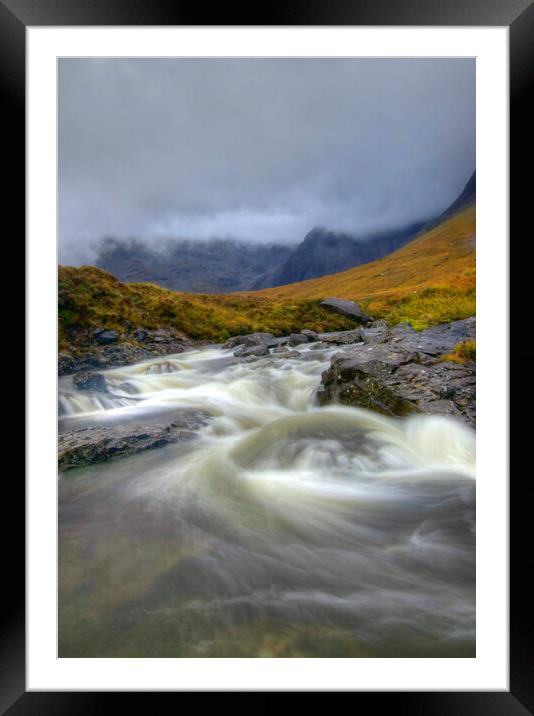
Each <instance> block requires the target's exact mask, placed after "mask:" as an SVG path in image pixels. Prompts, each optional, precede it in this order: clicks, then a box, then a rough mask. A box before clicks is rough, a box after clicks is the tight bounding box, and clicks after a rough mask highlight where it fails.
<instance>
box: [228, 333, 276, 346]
mask: <svg viewBox="0 0 534 716" xmlns="http://www.w3.org/2000/svg"><path fill="white" fill-rule="evenodd" d="M273 341H274V336H273V334H272V333H249V334H248V335H246V336H232V338H229V339H228V340H227V341H225V342H224V343H223V344H222V346H221V348H223V349H224V350H226V349H231V348H235V347H236V346H260V345H270V344H271V343H272V342H273Z"/></svg>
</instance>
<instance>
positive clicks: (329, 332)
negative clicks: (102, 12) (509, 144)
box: [57, 57, 482, 658]
mask: <svg viewBox="0 0 534 716" xmlns="http://www.w3.org/2000/svg"><path fill="white" fill-rule="evenodd" d="M475 69H476V67H475V59H473V58H413V59H411V58H363V57H362V58H359V57H354V58H343V59H336V58H307V59H305V58H194V59H193V58H178V57H177V58H106V59H103V58H60V59H58V130H57V131H58V137H57V139H58V226H59V230H58V276H57V292H58V361H57V362H58V378H57V380H58V417H57V420H58V454H57V457H58V656H59V657H60V658H84V657H92V658H124V657H132V658H134V657H135V658H161V657H166V658H251V657H252V658H443V657H449V658H457V657H463V658H473V657H475V656H476V601H475V596H476V580H475V573H476V560H475V548H476V539H475V538H476V503H475V488H476V471H475V436H476V151H475V150H476V129H475V115H476V113H475V109H476V106H475V105H476V103H475V100H476V81H475ZM481 171H482V167H481ZM480 429H482V426H481V428H480Z"/></svg>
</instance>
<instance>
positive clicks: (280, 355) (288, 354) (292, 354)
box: [276, 351, 301, 360]
mask: <svg viewBox="0 0 534 716" xmlns="http://www.w3.org/2000/svg"><path fill="white" fill-rule="evenodd" d="M276 357H277V358H282V359H284V360H285V359H289V358H300V357H301V354H300V353H299V351H283V352H282V353H277V355H276Z"/></svg>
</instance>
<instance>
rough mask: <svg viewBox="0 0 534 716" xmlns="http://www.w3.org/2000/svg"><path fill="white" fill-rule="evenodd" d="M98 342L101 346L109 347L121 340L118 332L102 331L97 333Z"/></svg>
mask: <svg viewBox="0 0 534 716" xmlns="http://www.w3.org/2000/svg"><path fill="white" fill-rule="evenodd" d="M94 335H95V338H96V342H97V343H98V344H99V345H101V346H107V345H108V344H110V343H116V342H117V341H118V340H119V334H118V333H117V331H101V330H100V329H98V333H95V334H94Z"/></svg>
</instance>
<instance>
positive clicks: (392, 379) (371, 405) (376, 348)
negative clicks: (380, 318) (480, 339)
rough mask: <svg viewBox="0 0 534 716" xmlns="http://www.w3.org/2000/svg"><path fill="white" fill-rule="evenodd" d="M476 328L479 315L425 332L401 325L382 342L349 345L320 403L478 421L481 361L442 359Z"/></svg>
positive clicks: (336, 360) (325, 378) (325, 379)
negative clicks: (463, 362) (478, 382)
mask: <svg viewBox="0 0 534 716" xmlns="http://www.w3.org/2000/svg"><path fill="white" fill-rule="evenodd" d="M475 329H476V322H475V320H474V319H466V320H464V321H453V322H452V323H449V324H444V325H442V326H435V327H433V328H429V329H428V330H426V331H422V332H420V333H418V332H416V331H414V330H413V329H412V328H411V327H409V326H397V327H395V328H394V329H393V330H392V331H390V332H389V331H388V332H386V333H385V337H383V339H382V342H378V341H369V342H364V343H362V344H358V345H355V346H351V347H350V348H346V349H345V351H344V352H343V353H337V354H336V355H334V356H333V358H332V360H331V363H330V368H329V369H328V370H326V371H325V372H324V373H323V375H322V390H321V391H320V392H319V394H318V398H319V402H320V403H321V404H323V405H324V404H327V403H330V402H339V403H343V404H346V405H356V406H360V407H363V408H368V409H370V410H375V411H377V412H379V413H383V414H385V415H408V414H410V413H427V414H438V415H453V416H456V417H458V418H461V419H462V420H463V421H464V422H466V423H467V424H469V425H473V426H474V424H475V419H476V409H475V406H476V364H474V363H471V364H469V365H459V364H457V363H453V362H448V361H443V360H441V355H442V353H444V352H447V351H450V350H452V348H453V347H454V346H455V345H456V344H457V343H458V342H459V341H460V340H462V339H463V338H464V337H465V338H472V337H473V336H474V334H475ZM364 341H365V338H364Z"/></svg>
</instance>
